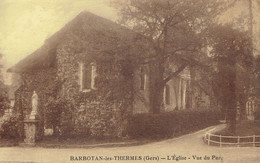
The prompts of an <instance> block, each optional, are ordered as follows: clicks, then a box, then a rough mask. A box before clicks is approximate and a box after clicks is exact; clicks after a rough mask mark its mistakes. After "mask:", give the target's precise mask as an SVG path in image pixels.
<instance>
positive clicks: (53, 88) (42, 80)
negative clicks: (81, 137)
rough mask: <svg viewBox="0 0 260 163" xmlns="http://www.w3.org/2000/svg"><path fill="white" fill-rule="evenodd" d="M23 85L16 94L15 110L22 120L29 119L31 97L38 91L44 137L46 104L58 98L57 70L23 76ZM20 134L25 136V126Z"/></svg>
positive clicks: (41, 127) (32, 72) (41, 131)
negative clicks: (51, 99) (52, 97)
mask: <svg viewBox="0 0 260 163" xmlns="http://www.w3.org/2000/svg"><path fill="white" fill-rule="evenodd" d="M21 79H22V81H23V82H22V85H21V87H20V88H19V89H18V90H17V91H16V93H15V109H16V111H17V112H19V113H20V114H21V118H22V119H21V120H23V119H26V118H29V117H28V116H29V115H30V113H31V110H32V103H31V97H32V94H33V91H36V93H37V94H38V97H39V102H38V113H39V117H40V123H39V126H40V133H41V136H42V135H43V132H44V130H43V128H44V109H45V108H44V104H45V103H47V101H48V98H49V97H51V96H56V93H57V92H58V91H57V89H58V86H57V82H56V81H57V80H56V79H57V78H56V69H55V68H49V69H40V70H35V71H31V72H29V73H23V74H21ZM20 127H21V128H20V129H19V132H20V134H21V135H23V133H22V132H23V126H22V124H21V126H20Z"/></svg>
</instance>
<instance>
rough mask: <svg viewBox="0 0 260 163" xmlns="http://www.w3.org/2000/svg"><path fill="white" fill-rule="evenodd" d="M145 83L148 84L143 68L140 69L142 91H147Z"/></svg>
mask: <svg viewBox="0 0 260 163" xmlns="http://www.w3.org/2000/svg"><path fill="white" fill-rule="evenodd" d="M145 82H146V74H145V70H144V68H143V67H141V69H140V89H141V90H144V89H145Z"/></svg>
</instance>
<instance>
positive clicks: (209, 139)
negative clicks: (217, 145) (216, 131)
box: [208, 133, 210, 145]
mask: <svg viewBox="0 0 260 163" xmlns="http://www.w3.org/2000/svg"><path fill="white" fill-rule="evenodd" d="M208 134H209V137H208V145H209V144H210V133H208Z"/></svg>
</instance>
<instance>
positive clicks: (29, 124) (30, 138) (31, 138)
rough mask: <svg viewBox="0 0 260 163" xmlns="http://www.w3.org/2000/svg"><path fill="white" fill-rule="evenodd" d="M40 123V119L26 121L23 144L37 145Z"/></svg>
mask: <svg viewBox="0 0 260 163" xmlns="http://www.w3.org/2000/svg"><path fill="white" fill-rule="evenodd" d="M38 123H39V120H31V119H28V120H25V121H24V133H25V139H24V143H22V144H21V145H26V146H35V141H36V139H37V133H38V131H37V130H38Z"/></svg>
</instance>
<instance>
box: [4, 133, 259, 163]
mask: <svg viewBox="0 0 260 163" xmlns="http://www.w3.org/2000/svg"><path fill="white" fill-rule="evenodd" d="M206 130H207V129H204V130H201V131H198V132H196V133H193V134H189V135H185V136H182V137H179V138H173V139H169V140H164V141H160V142H156V143H150V144H146V145H140V146H130V147H111V148H89V149H83V148H72V149H68V148H67V149H52V148H38V147H37V148H22V147H6V148H0V162H3V161H7V162H11V161H13V162H19V161H23V162H52V163H56V162H90V163H92V162H94V163H95V162H97V163H100V162H107V163H109V162H110V163H125V162H126V163H133V162H134V163H135V162H147V163H155V162H157V161H156V160H150V161H149V160H146V161H144V160H143V159H144V158H148V157H155V158H156V159H158V158H159V159H160V160H159V162H166V163H172V162H177V161H176V160H167V157H168V158H170V159H174V158H173V157H172V156H174V155H175V156H181V157H182V158H183V157H186V159H187V160H184V161H182V160H179V161H178V162H183V163H186V162H192V163H193V162H194V163H201V162H208V163H211V162H213V163H218V162H224V163H254V162H260V147H223V148H220V147H215V146H208V145H207V144H205V143H204V142H203V141H202V137H203V135H204V134H205V132H206ZM195 155H196V156H198V157H202V160H197V159H193V156H195ZM205 155H206V156H208V157H209V158H210V159H209V160H204V157H205ZM77 156H102V157H103V159H106V158H107V159H109V158H112V159H113V160H110V161H105V160H99V161H97V160H90V161H71V160H70V158H73V160H76V159H80V158H79V157H77ZM115 156H141V159H142V160H139V161H137V160H135V161H126V160H124V159H126V157H121V158H122V159H123V160H120V161H116V160H115V159H116V157H115ZM146 156H148V157H146ZM214 156H216V157H219V158H218V160H217V159H216V158H215V157H214ZM212 157H214V159H213V158H212ZM88 158H90V157H88ZM93 158H94V159H95V158H96V157H93ZM220 158H222V160H221V159H220ZM137 159H138V157H137Z"/></svg>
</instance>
